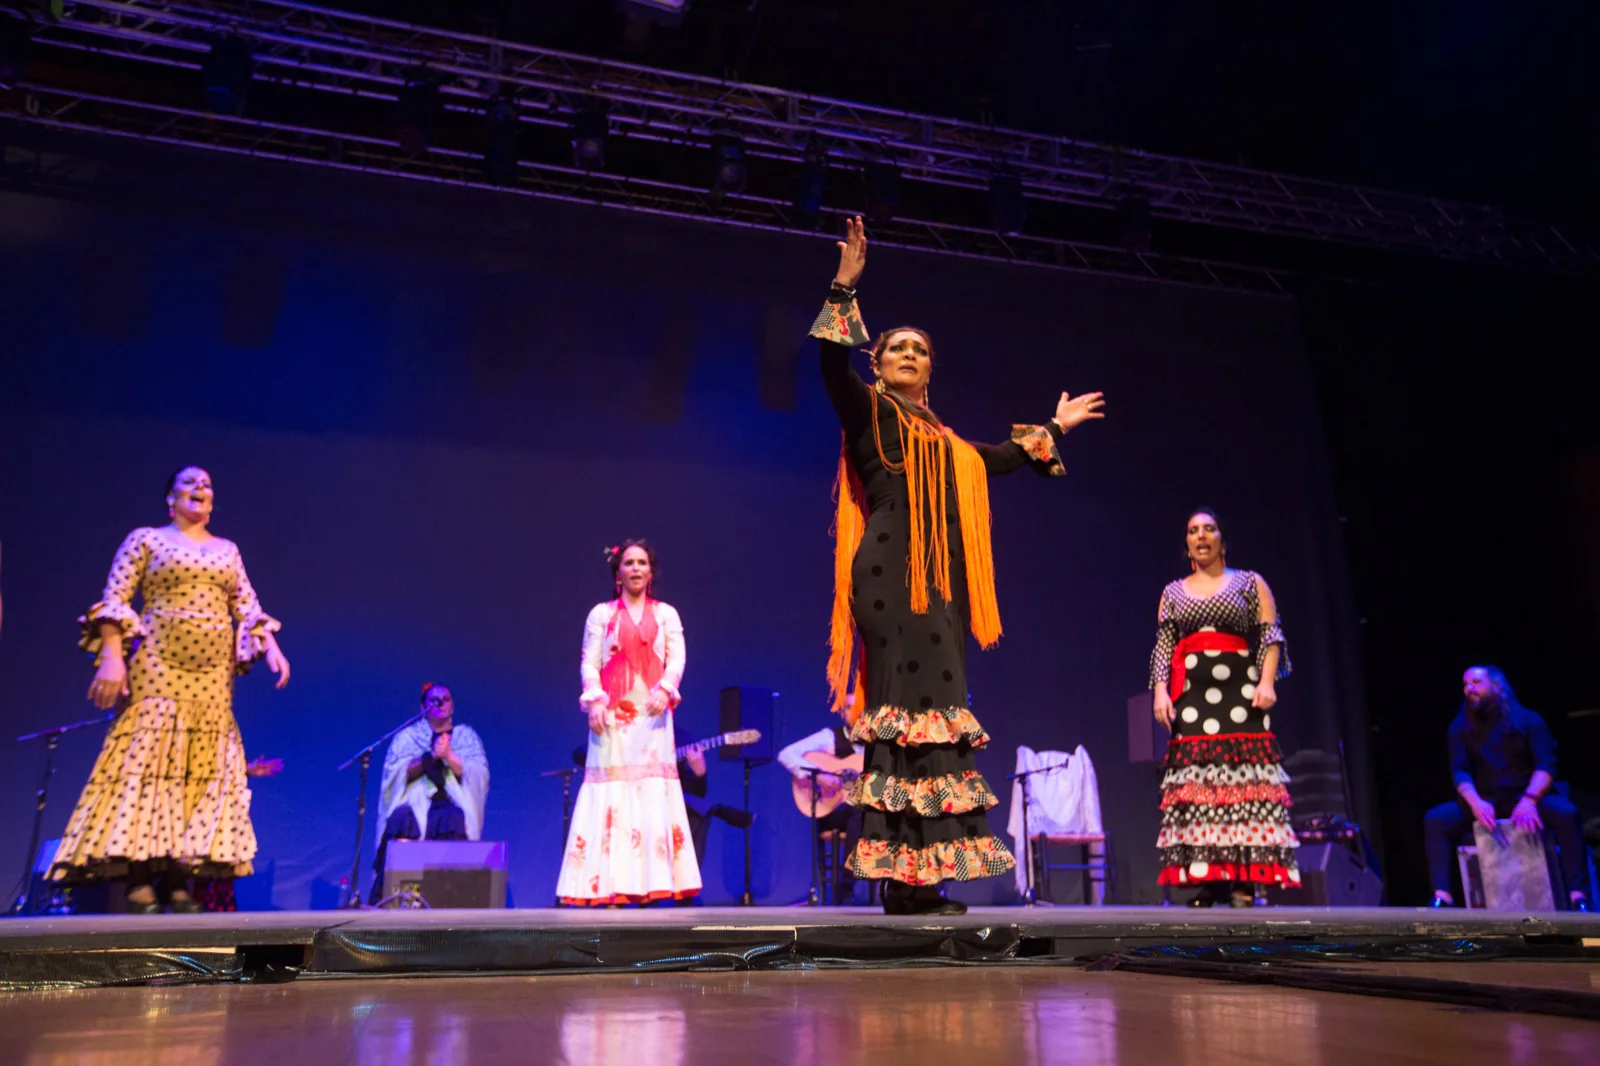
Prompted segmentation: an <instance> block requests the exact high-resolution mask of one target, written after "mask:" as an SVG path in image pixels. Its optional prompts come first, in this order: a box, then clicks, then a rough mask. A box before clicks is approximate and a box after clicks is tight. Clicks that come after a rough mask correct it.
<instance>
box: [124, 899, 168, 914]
mask: <svg viewBox="0 0 1600 1066" xmlns="http://www.w3.org/2000/svg"><path fill="white" fill-rule="evenodd" d="M128 913H129V914H160V913H161V904H160V903H158V902H157V901H155V900H151V901H150V902H149V903H135V902H133V900H131V899H130V900H129V901H128Z"/></svg>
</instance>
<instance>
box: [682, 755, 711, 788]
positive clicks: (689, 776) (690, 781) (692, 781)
mask: <svg viewBox="0 0 1600 1066" xmlns="http://www.w3.org/2000/svg"><path fill="white" fill-rule="evenodd" d="M706 776H707V775H705V774H697V773H695V772H694V771H693V770H691V769H689V761H688V760H687V759H679V760H678V783H679V784H680V785H682V786H683V790H684V791H685V792H687V793H688V794H689V795H691V796H702V797H703V796H704V795H705V794H706Z"/></svg>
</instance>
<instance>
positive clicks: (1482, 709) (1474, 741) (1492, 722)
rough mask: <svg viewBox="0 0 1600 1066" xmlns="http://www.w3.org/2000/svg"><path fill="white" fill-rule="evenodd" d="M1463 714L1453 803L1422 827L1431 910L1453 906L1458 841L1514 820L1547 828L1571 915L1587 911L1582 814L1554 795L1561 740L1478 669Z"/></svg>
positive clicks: (1495, 675)
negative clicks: (1477, 827)
mask: <svg viewBox="0 0 1600 1066" xmlns="http://www.w3.org/2000/svg"><path fill="white" fill-rule="evenodd" d="M1461 694H1462V700H1461V713H1459V714H1457V715H1456V718H1455V721H1453V722H1451V723H1450V731H1449V733H1448V734H1447V739H1448V741H1449V745H1450V772H1451V776H1452V777H1453V778H1454V779H1455V785H1456V800H1455V801H1454V802H1451V803H1445V804H1442V805H1440V806H1438V807H1435V808H1434V809H1433V810H1431V811H1429V812H1428V814H1427V816H1426V818H1425V819H1424V822H1423V835H1424V839H1425V841H1426V844H1427V852H1428V873H1429V875H1430V876H1431V877H1432V878H1433V905H1434V906H1435V907H1448V906H1452V905H1453V904H1454V903H1455V899H1454V897H1453V896H1452V895H1451V894H1450V865H1451V860H1452V858H1453V856H1452V852H1453V850H1454V848H1455V845H1456V843H1457V842H1458V841H1460V840H1461V839H1463V838H1464V837H1466V836H1467V835H1468V833H1470V831H1471V829H1472V824H1473V822H1474V821H1477V822H1481V823H1482V824H1483V825H1485V826H1487V827H1488V828H1490V829H1493V828H1494V824H1495V820H1496V819H1497V818H1509V819H1511V822H1512V824H1513V825H1515V826H1516V827H1517V828H1518V829H1520V830H1522V831H1523V832H1527V833H1542V832H1543V831H1544V828H1545V826H1546V825H1548V826H1549V827H1550V832H1551V834H1552V835H1553V836H1554V837H1555V841H1556V843H1557V844H1558V845H1559V846H1560V848H1561V871H1562V874H1563V876H1564V877H1565V878H1566V882H1567V888H1568V889H1569V890H1571V896H1572V906H1573V909H1574V910H1584V911H1586V910H1588V909H1589V906H1588V902H1587V895H1586V893H1585V892H1584V889H1585V888H1586V887H1587V886H1588V878H1589V872H1588V863H1587V862H1586V855H1585V852H1584V850H1583V844H1582V842H1580V841H1579V839H1578V809H1577V808H1576V807H1574V806H1573V805H1572V804H1571V803H1568V802H1567V801H1566V800H1565V799H1563V798H1562V797H1561V796H1558V795H1556V794H1555V793H1553V792H1551V791H1550V786H1551V785H1552V784H1553V783H1554V782H1555V776H1556V742H1555V738H1554V737H1552V736H1551V735H1550V729H1549V727H1548V726H1546V725H1545V724H1544V719H1543V718H1540V717H1539V716H1538V715H1537V714H1534V713H1533V712H1532V711H1530V710H1528V709H1527V708H1526V707H1524V706H1522V704H1520V703H1518V702H1517V697H1516V694H1515V693H1514V692H1513V691H1512V689H1511V683H1510V682H1509V681H1507V680H1506V675H1505V674H1504V673H1503V672H1502V671H1501V670H1500V669H1499V667H1495V666H1474V667H1471V668H1469V669H1468V670H1467V672H1466V673H1465V674H1463V675H1462V677H1461Z"/></svg>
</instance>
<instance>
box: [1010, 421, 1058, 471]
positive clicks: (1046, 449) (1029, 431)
mask: <svg viewBox="0 0 1600 1066" xmlns="http://www.w3.org/2000/svg"><path fill="white" fill-rule="evenodd" d="M1011 439H1012V440H1013V441H1015V442H1016V443H1017V444H1018V445H1020V446H1021V448H1022V450H1023V452H1024V453H1025V454H1026V455H1027V456H1028V461H1029V462H1030V463H1032V464H1033V465H1034V466H1035V467H1038V468H1039V469H1040V471H1041V472H1042V473H1044V474H1047V475H1049V476H1050V477H1065V476H1066V474H1067V468H1066V466H1064V465H1063V464H1062V462H1061V452H1060V451H1059V450H1058V449H1057V448H1056V438H1055V435H1054V434H1053V433H1051V432H1050V431H1049V430H1048V429H1046V428H1045V427H1044V426H1023V425H1015V426H1012V427H1011Z"/></svg>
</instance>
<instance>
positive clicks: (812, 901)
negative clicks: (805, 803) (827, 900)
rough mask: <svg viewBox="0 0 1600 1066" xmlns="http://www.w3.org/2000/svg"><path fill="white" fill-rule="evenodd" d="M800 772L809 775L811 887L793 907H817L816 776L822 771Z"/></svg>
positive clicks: (819, 880)
mask: <svg viewBox="0 0 1600 1066" xmlns="http://www.w3.org/2000/svg"><path fill="white" fill-rule="evenodd" d="M801 772H802V773H806V774H810V775H811V887H810V888H808V889H807V890H806V898H805V900H804V901H803V902H801V903H798V904H795V906H798V907H817V906H821V904H822V889H821V887H820V886H821V885H822V836H821V834H820V833H819V832H818V831H817V776H818V775H819V774H821V773H822V772H823V770H822V768H821V767H820V766H807V767H804V768H803V769H802V770H801Z"/></svg>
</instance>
